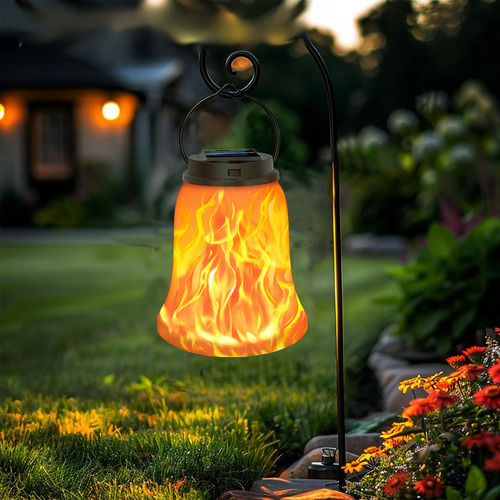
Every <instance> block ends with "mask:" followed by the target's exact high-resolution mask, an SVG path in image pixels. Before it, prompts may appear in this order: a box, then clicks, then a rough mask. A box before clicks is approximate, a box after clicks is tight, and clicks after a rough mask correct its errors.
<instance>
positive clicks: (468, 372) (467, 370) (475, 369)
mask: <svg viewBox="0 0 500 500" xmlns="http://www.w3.org/2000/svg"><path fill="white" fill-rule="evenodd" d="M459 371H462V372H463V373H464V374H465V378H466V379H467V380H469V381H470V382H474V380H476V379H477V377H478V376H479V375H480V374H481V373H483V372H484V366H482V365H479V366H478V365H475V364H473V363H469V364H468V365H464V366H461V367H460V368H459Z"/></svg>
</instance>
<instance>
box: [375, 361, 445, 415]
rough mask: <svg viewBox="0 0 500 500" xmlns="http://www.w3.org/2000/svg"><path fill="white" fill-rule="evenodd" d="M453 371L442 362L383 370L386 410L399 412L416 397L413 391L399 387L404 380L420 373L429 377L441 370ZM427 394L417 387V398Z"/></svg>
mask: <svg viewBox="0 0 500 500" xmlns="http://www.w3.org/2000/svg"><path fill="white" fill-rule="evenodd" d="M452 371H453V369H452V368H451V367H450V366H448V365H445V364H441V363H428V364H419V365H407V366H405V367H400V368H390V369H388V370H382V371H381V374H380V378H379V380H380V384H381V386H382V394H383V398H384V410H386V411H393V412H396V413H399V412H401V410H402V408H403V407H406V406H408V404H409V402H410V401H411V400H412V399H414V395H413V391H408V392H407V393H406V394H403V393H402V392H401V391H400V390H399V389H398V387H399V384H400V382H401V381H402V380H408V379H410V378H413V377H416V376H418V375H420V376H421V377H428V376H430V375H434V374H436V373H439V372H443V375H446V374H449V373H451V372H452ZM427 395H428V393H427V392H426V391H424V390H423V389H415V396H416V397H417V398H425V397H426V396H427Z"/></svg>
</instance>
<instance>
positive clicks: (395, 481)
mask: <svg viewBox="0 0 500 500" xmlns="http://www.w3.org/2000/svg"><path fill="white" fill-rule="evenodd" d="M407 479H408V473H407V472H400V473H399V474H395V475H394V476H392V477H391V478H390V479H389V481H387V483H385V486H384V493H385V494H386V495H394V493H397V492H398V491H399V490H400V489H401V487H402V486H403V484H405V482H406V480H407Z"/></svg>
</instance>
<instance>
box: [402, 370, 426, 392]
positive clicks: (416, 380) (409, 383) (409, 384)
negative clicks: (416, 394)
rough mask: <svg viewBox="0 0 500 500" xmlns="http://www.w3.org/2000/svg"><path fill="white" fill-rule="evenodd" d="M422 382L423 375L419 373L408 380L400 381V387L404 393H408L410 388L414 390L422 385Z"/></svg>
mask: <svg viewBox="0 0 500 500" xmlns="http://www.w3.org/2000/svg"><path fill="white" fill-rule="evenodd" d="M420 383H421V377H420V375H417V376H416V377H413V378H410V379H408V380H402V381H401V382H400V383H399V387H398V389H399V390H400V391H401V392H402V393H403V394H406V393H407V392H408V389H411V390H414V389H417V388H419V387H421V385H420Z"/></svg>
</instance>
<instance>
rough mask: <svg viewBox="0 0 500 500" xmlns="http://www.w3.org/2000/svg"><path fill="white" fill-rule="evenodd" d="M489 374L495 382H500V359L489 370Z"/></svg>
mask: <svg viewBox="0 0 500 500" xmlns="http://www.w3.org/2000/svg"><path fill="white" fill-rule="evenodd" d="M488 375H489V376H490V378H491V380H493V382H495V384H500V359H497V360H496V361H495V362H494V363H493V365H492V366H491V368H490V369H489V370H488Z"/></svg>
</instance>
